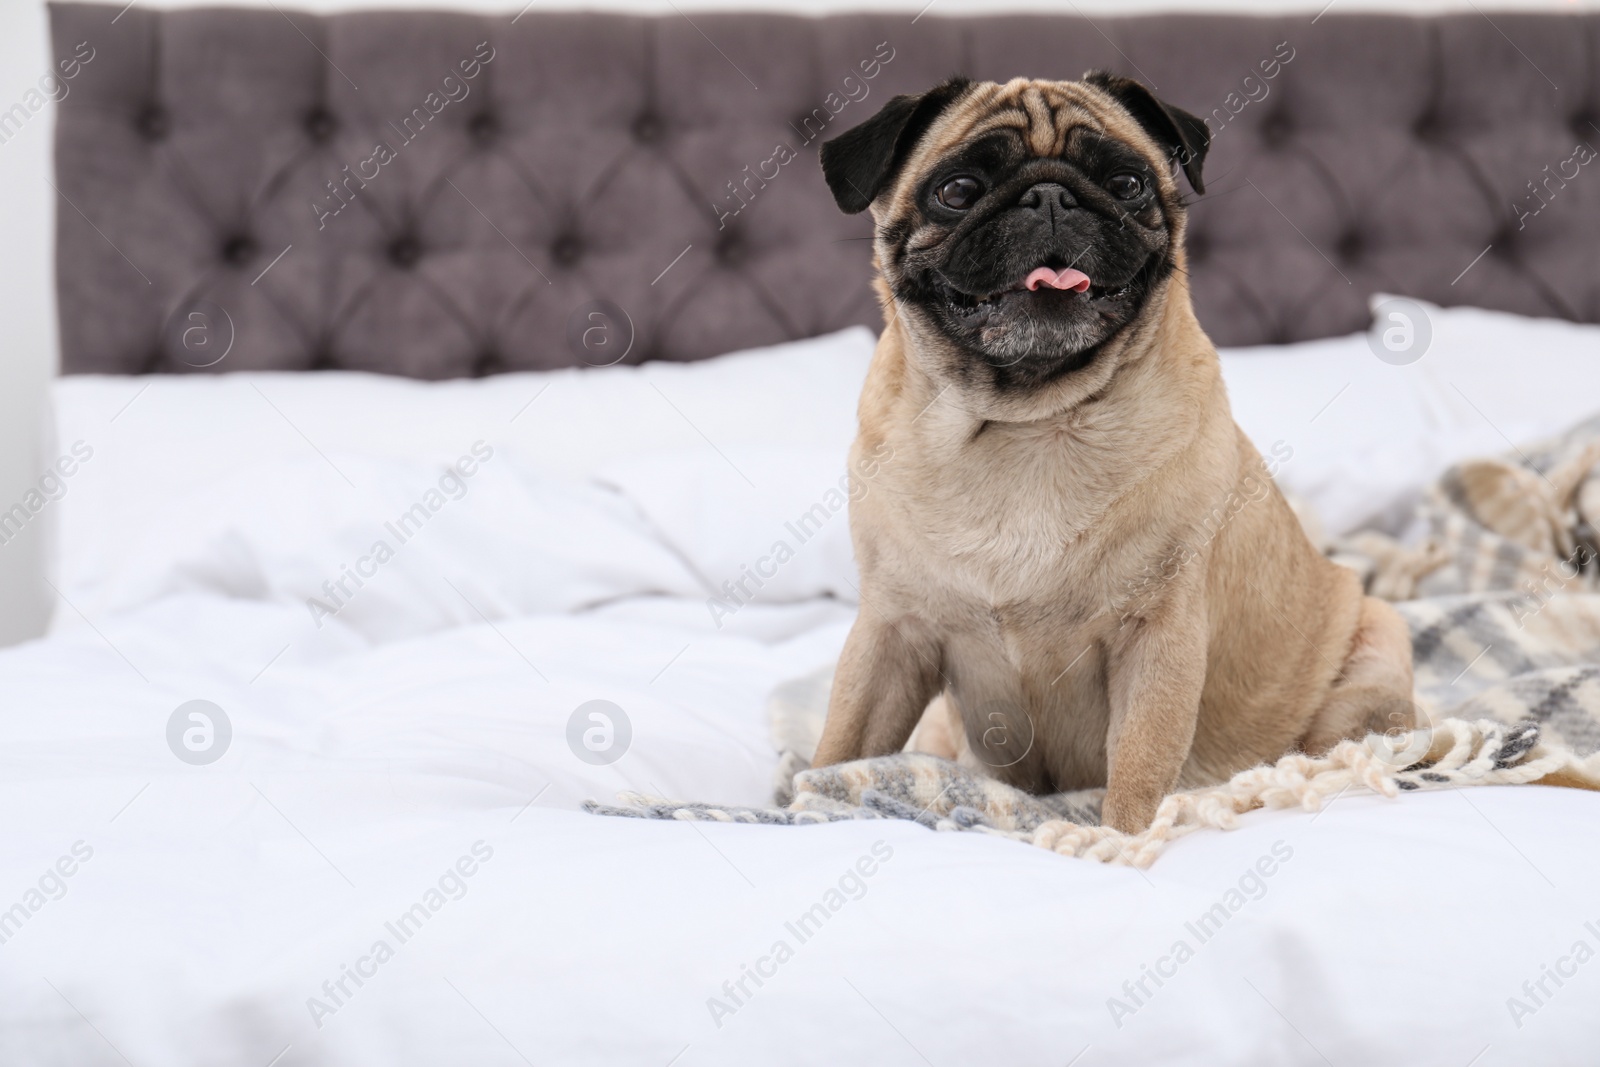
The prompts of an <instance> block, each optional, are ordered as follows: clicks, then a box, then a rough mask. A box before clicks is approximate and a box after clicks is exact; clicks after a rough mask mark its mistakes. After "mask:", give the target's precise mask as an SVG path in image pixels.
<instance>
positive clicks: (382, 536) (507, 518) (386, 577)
mask: <svg viewBox="0 0 1600 1067" xmlns="http://www.w3.org/2000/svg"><path fill="white" fill-rule="evenodd" d="M329 458H330V459H331V460H332V461H333V462H335V463H337V464H338V468H339V471H340V472H342V473H343V476H345V477H348V478H349V479H350V480H349V482H345V481H344V480H343V477H341V476H339V474H336V473H335V472H333V471H332V470H331V469H330V468H329V467H328V466H327V465H325V464H324V462H323V461H322V460H320V459H317V458H315V457H313V458H309V459H307V458H302V457H294V458H291V459H269V460H260V461H256V462H252V463H247V464H244V465H242V466H240V467H239V468H237V469H235V470H234V471H232V472H230V473H228V474H227V475H224V476H223V477H222V478H220V479H217V480H215V481H213V482H210V483H207V484H203V485H199V486H195V487H194V488H192V489H191V490H190V491H188V492H186V493H182V494H179V495H178V496H176V497H174V498H173V499H171V500H169V501H168V502H167V506H166V507H165V508H163V509H162V510H161V511H160V512H159V513H157V514H156V515H154V516H152V518H151V520H150V521H149V523H148V524H147V525H145V526H143V527H141V528H139V529H137V530H132V531H129V536H128V542H129V543H128V545H127V548H126V551H125V553H124V554H123V555H122V556H121V557H120V564H121V565H120V567H119V568H118V569H117V570H115V571H112V572H109V573H103V574H99V575H93V576H92V577H93V578H94V580H93V581H92V582H90V581H88V579H89V578H90V577H91V575H90V574H89V573H88V572H87V571H84V572H80V585H79V587H78V588H77V589H76V590H75V603H77V605H78V607H79V608H80V609H82V610H83V611H84V612H85V613H103V612H107V611H114V610H118V609H123V608H130V607H134V606H137V605H141V604H146V603H149V602H151V601H154V600H156V599H159V598H160V597H163V596H167V595H172V594H177V593H185V592H196V591H199V592H208V593H213V594H216V595H222V596H232V597H238V598H245V599H254V600H270V601H278V602H283V603H289V604H293V605H295V606H296V607H297V608H303V609H304V612H305V618H306V624H307V631H308V634H309V633H310V631H312V630H321V629H323V628H324V627H326V626H328V625H330V624H339V625H343V626H348V627H350V628H352V629H354V630H355V631H356V632H357V633H359V634H361V635H362V636H364V637H366V638H368V639H370V640H373V641H391V640H395V639H398V638H403V637H411V636H416V635H419V634H424V633H428V632H431V631H434V630H439V629H444V628H447V627H450V626H456V625H461V624H463V623H477V622H479V621H480V620H481V618H482V617H484V616H487V617H488V618H490V619H500V618H506V617H510V616H517V615H533V614H547V613H566V612H572V611H578V610H581V609H583V608H588V607H592V606H594V605H596V604H599V603H603V602H605V601H609V600H614V599H618V598H621V597H627V596H637V595H641V594H650V593H663V594H670V595H679V596H694V595H697V594H698V593H699V592H700V590H701V586H700V583H699V582H698V581H697V580H696V579H695V578H694V576H693V575H691V574H690V573H689V572H688V571H687V570H686V569H685V568H684V566H683V563H682V562H681V561H680V560H679V559H678V557H677V556H676V555H674V554H673V553H672V552H671V551H670V550H669V549H668V548H667V547H666V546H665V545H663V544H661V543H660V541H659V540H657V539H656V538H655V537H653V536H652V535H651V534H650V532H649V531H648V529H647V528H646V527H645V526H644V525H643V524H642V523H641V522H640V521H639V519H638V516H637V514H636V512H635V511H634V510H633V509H632V508H631V507H630V506H629V505H628V504H627V502H626V501H624V500H622V499H621V498H620V497H618V496H617V495H616V494H615V493H611V492H607V491H606V490H604V489H601V488H599V487H598V486H589V485H582V484H579V483H573V482H568V481H564V480H558V479H553V478H550V477H549V476H547V475H541V474H537V473H534V472H527V471H519V470H517V469H516V468H514V467H512V466H510V465H509V464H508V463H507V461H506V460H505V459H504V458H502V457H501V456H499V454H498V453H497V452H496V451H495V449H494V447H493V446H492V445H490V444H488V443H487V442H485V441H481V440H480V441H476V442H474V443H473V444H472V445H471V446H470V447H469V448H468V449H467V450H466V451H464V452H463V453H462V454H461V456H459V457H457V460H456V462H455V463H454V464H451V465H449V466H446V465H442V464H441V465H433V464H428V463H421V462H408V461H402V460H394V459H371V458H368V457H363V456H355V455H345V454H342V453H333V454H330V457H329ZM480 612H481V613H482V614H481V615H480V614H479V613H480Z"/></svg>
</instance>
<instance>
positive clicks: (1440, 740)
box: [980, 719, 1600, 867]
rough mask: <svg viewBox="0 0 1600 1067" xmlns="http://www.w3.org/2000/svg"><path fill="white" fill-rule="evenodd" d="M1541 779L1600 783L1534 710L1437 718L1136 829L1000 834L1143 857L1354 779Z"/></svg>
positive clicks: (1062, 848) (1164, 810)
mask: <svg viewBox="0 0 1600 1067" xmlns="http://www.w3.org/2000/svg"><path fill="white" fill-rule="evenodd" d="M1413 744H1415V745H1416V747H1417V751H1420V750H1421V746H1422V745H1423V744H1426V745H1427V754H1426V756H1424V757H1423V758H1422V759H1421V760H1418V761H1416V762H1414V763H1412V762H1409V761H1408V765H1406V766H1403V767H1402V766H1397V765H1396V761H1395V759H1394V756H1393V753H1394V751H1395V750H1396V747H1398V748H1399V750H1400V751H1407V750H1408V749H1410V748H1411V747H1412V745H1413ZM1542 781H1548V782H1549V783H1550V784H1552V785H1565V786H1578V787H1580V788H1587V789H1600V776H1597V774H1596V773H1595V772H1594V771H1593V770H1591V769H1590V768H1589V767H1588V765H1587V764H1586V762H1585V761H1584V760H1582V759H1580V758H1579V757H1577V756H1576V755H1574V754H1573V753H1572V752H1570V751H1568V750H1566V749H1562V748H1554V747H1551V746H1546V745H1544V744H1542V743H1540V742H1539V729H1538V724H1537V723H1535V722H1533V721H1531V720H1530V721H1525V722H1520V723H1517V724H1516V725H1514V726H1507V725H1506V724H1504V723H1500V722H1495V721H1494V720H1492V719H1479V720H1477V721H1476V722H1468V721H1466V720H1463V719H1442V720H1440V721H1439V722H1438V723H1437V724H1436V725H1434V726H1432V727H1430V728H1429V729H1428V730H1425V731H1421V732H1419V733H1418V734H1401V735H1398V736H1389V735H1372V736H1369V737H1367V738H1366V739H1364V740H1361V741H1341V742H1340V743H1339V744H1337V745H1335V746H1334V747H1333V748H1332V749H1331V750H1329V752H1328V753H1327V754H1326V755H1322V756H1307V755H1303V754H1300V753H1292V754H1290V755H1287V756H1284V757H1283V758H1282V759H1280V760H1278V761H1277V762H1276V763H1273V764H1270V765H1266V766H1261V767H1254V768H1251V769H1250V770H1247V771H1242V772H1240V773H1239V774H1236V775H1234V776H1233V778H1232V779H1230V780H1229V781H1227V782H1225V783H1223V784H1222V785H1219V786H1214V787H1211V788H1209V789H1200V790H1193V791H1190V792H1185V793H1174V794H1173V795H1171V796H1169V797H1167V798H1166V799H1165V800H1164V801H1162V802H1161V806H1160V807H1159V808H1158V809H1157V810H1156V816H1155V819H1154V820H1152V822H1151V824H1150V827H1149V829H1147V830H1145V831H1143V832H1142V833H1138V834H1125V833H1122V832H1120V831H1118V830H1113V829H1112V828H1110V827H1108V826H1082V825H1079V824H1077V823H1072V822H1066V821H1064V820H1053V821H1051V822H1047V823H1043V824H1041V825H1040V826H1038V827H1036V828H1035V829H1034V830H1032V831H1031V832H1029V833H1007V834H1006V836H1009V837H1015V838H1017V839H1019V840H1025V841H1028V842H1029V843H1031V844H1034V845H1037V846H1039V847H1040V848H1048V849H1050V850H1051V851H1053V852H1057V853H1059V854H1061V855H1066V856H1078V857H1081V858H1084V859H1094V860H1100V861H1101V862H1104V863H1113V864H1128V865H1131V866H1135V867H1148V866H1149V865H1150V864H1151V863H1152V862H1153V861H1154V860H1155V858H1156V857H1157V856H1158V855H1160V854H1161V852H1162V851H1163V850H1164V849H1165V848H1166V846H1167V845H1168V844H1170V843H1171V842H1173V841H1176V840H1178V839H1179V838H1180V837H1185V836H1187V835H1189V834H1192V833H1194V832H1195V831H1196V830H1202V829H1207V828H1212V829H1218V830H1232V829H1234V828H1235V827H1236V826H1237V825H1238V822H1239V816H1240V815H1242V814H1244V813H1245V812H1247V811H1254V810H1255V809H1257V808H1288V807H1296V806H1298V807H1300V808H1303V809H1304V810H1306V811H1319V810H1321V808H1322V807H1323V804H1324V803H1325V802H1328V800H1329V798H1330V797H1337V796H1339V795H1340V794H1342V793H1344V792H1345V791H1346V790H1347V789H1350V788H1351V787H1352V786H1361V787H1365V788H1367V789H1370V790H1372V791H1373V792H1374V793H1379V794H1382V795H1383V796H1386V797H1394V796H1397V795H1398V794H1399V793H1400V792H1401V791H1408V792H1409V791H1414V790H1425V789H1454V788H1460V787H1462V786H1470V785H1521V784H1525V783H1529V782H1535V783H1536V782H1542ZM980 829H981V828H980ZM991 832H997V831H991ZM999 832H1003V831H999Z"/></svg>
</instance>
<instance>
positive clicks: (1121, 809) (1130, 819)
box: [1100, 790, 1161, 834]
mask: <svg viewBox="0 0 1600 1067" xmlns="http://www.w3.org/2000/svg"><path fill="white" fill-rule="evenodd" d="M1160 806H1161V797H1160V796H1158V795H1151V796H1130V795H1129V794H1127V793H1122V794H1120V795H1119V794H1118V793H1117V792H1116V791H1115V790H1113V791H1110V792H1108V793H1107V794H1106V799H1105V804H1104V805H1103V806H1102V807H1101V809H1100V822H1101V825H1103V826H1109V827H1111V828H1112V829H1113V830H1121V831H1122V832H1123V833H1125V834H1139V833H1143V832H1144V831H1146V830H1148V829H1149V828H1150V823H1151V821H1152V820H1154V819H1155V817H1156V808H1158V807H1160Z"/></svg>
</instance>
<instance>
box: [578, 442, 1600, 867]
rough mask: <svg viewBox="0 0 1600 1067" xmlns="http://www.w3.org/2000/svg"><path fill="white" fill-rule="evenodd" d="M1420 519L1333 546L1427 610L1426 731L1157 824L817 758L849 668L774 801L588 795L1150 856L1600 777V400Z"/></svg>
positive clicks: (1466, 481) (1178, 800) (816, 686)
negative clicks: (1112, 822)
mask: <svg viewBox="0 0 1600 1067" xmlns="http://www.w3.org/2000/svg"><path fill="white" fill-rule="evenodd" d="M1417 517H1418V519H1419V520H1420V521H1419V523H1418V524H1416V525H1417V526H1418V527H1419V528H1420V529H1422V530H1425V531H1426V534H1425V536H1423V537H1421V538H1420V539H1412V540H1411V541H1409V542H1403V541H1401V540H1399V539H1396V538H1394V537H1391V536H1388V535H1386V534H1382V533H1378V532H1371V531H1369V532H1364V533H1361V534H1358V535H1355V536H1353V537H1351V538H1348V539H1345V540H1343V541H1341V542H1339V543H1336V544H1331V545H1327V546H1325V548H1326V551H1327V552H1328V554H1329V555H1330V556H1331V557H1332V558H1333V559H1335V560H1336V561H1338V562H1340V563H1342V564H1344V565H1346V566H1350V567H1352V568H1354V569H1355V570H1356V571H1357V572H1358V573H1360V574H1361V575H1362V579H1363V582H1364V584H1365V586H1366V589H1367V591H1368V592H1369V593H1371V594H1373V595H1375V596H1380V597H1383V598H1385V599H1387V600H1391V601H1394V602H1395V607H1396V609H1397V610H1398V611H1399V612H1400V614H1401V615H1402V616H1403V617H1404V618H1405V620H1406V622H1407V623H1408V624H1409V626H1410V628H1411V637H1412V644H1413V655H1414V660H1415V669H1416V698H1415V700H1416V705H1417V708H1418V711H1419V713H1420V714H1419V717H1418V721H1419V728H1418V729H1417V730H1416V731H1414V732H1410V733H1406V734H1399V735H1376V734H1375V735H1372V736H1370V737H1368V738H1367V739H1365V740H1364V741H1360V742H1356V741H1347V742H1344V743H1342V744H1340V745H1339V746H1337V747H1336V748H1335V749H1334V750H1333V751H1332V752H1330V753H1328V754H1327V755H1326V756H1323V757H1319V758H1313V757H1308V756H1305V755H1303V754H1300V753H1291V754H1289V755H1286V756H1284V757H1283V758H1282V759H1281V760H1279V761H1278V762H1277V763H1276V764H1272V765H1268V766H1265V767H1258V768H1254V769H1252V770H1249V771H1245V772H1243V773H1241V774H1240V775H1237V776H1235V777H1234V779H1233V780H1231V781H1230V782H1227V783H1225V784H1223V785H1222V786H1218V787H1215V788H1212V789H1204V790H1196V791H1192V792H1187V793H1179V794H1175V795H1174V796H1172V797H1169V798H1167V800H1166V801H1164V802H1163V804H1162V805H1161V809H1160V810H1159V811H1158V813H1157V816H1156V820H1155V823H1154V824H1153V825H1152V827H1151V828H1150V829H1149V830H1147V831H1145V832H1144V833H1143V834H1136V835H1124V834H1119V833H1117V832H1116V831H1114V830H1111V829H1109V828H1106V827H1102V826H1100V825H1099V821H1100V819H1099V816H1100V802H1101V799H1102V796H1103V792H1104V791H1103V790H1086V791H1083V792H1080V793H1063V794H1057V795H1053V796H1031V795H1029V794H1027V793H1024V792H1022V791H1020V790H1017V789H1014V788H1012V787H1010V786H1007V785H1004V784H1002V783H1000V782H998V781H995V780H994V779H992V778H989V777H986V776H985V775H983V774H982V773H981V772H980V771H977V770H973V769H969V768H968V767H965V766H961V765H958V764H955V763H951V762H949V761H947V760H943V759H939V758H937V757H934V756H929V755H925V754H921V753H915V752H904V753H899V754H896V755H893V756H883V757H878V758H875V759H866V760H859V761H856V762H854V763H847V764H842V765H839V766H835V767H826V768H821V769H818V770H811V769H809V768H810V760H811V755H812V753H813V752H814V751H815V749H816V743H817V739H818V738H819V737H820V736H821V731H822V722H823V719H824V717H825V715H826V711H827V701H828V688H829V683H830V682H831V675H832V672H831V671H825V672H821V673H819V674H817V675H814V676H812V677H809V678H803V679H799V680H797V681H794V682H790V683H788V684H786V685H784V686H782V687H780V688H779V689H778V691H777V692H775V693H774V694H773V697H772V699H771V702H770V704H769V709H768V711H769V715H770V718H771V721H772V732H773V742H774V745H775V746H776V748H777V750H778V752H779V766H778V771H777V782H776V787H775V804H774V806H773V807H769V808H755V807H730V806H726V805H714V804H699V803H683V802H678V801H672V800H666V799H663V798H658V797H649V796H644V795H641V794H632V793H625V794H622V796H621V797H620V798H619V799H620V800H621V801H622V804H621V805H620V806H609V805H603V804H598V803H595V802H593V801H591V802H589V803H588V804H587V805H586V807H587V809H588V810H589V811H592V812H596V813H600V814H606V815H623V816H633V817H642V818H656V819H669V818H670V819H690V820H721V821H737V822H756V823H771V824H785V825H792V824H801V823H814V822H831V821H836V820H841V819H878V818H894V819H908V820H912V821H915V822H918V823H920V824H922V825H924V826H928V827H930V828H933V829H939V830H971V831H979V832H985V833H993V834H1001V835H1004V836H1007V837H1012V838H1015V839H1018V840H1022V841H1027V842H1029V843H1032V844H1035V845H1040V846H1042V847H1046V848H1051V849H1053V850H1055V851H1057V852H1063V853H1068V854H1072V855H1080V856H1085V857H1088V858H1094V859H1101V860H1104V861H1107V862H1112V863H1135V864H1139V865H1143V864H1147V863H1149V862H1150V861H1152V860H1153V859H1154V858H1155V856H1156V855H1157V854H1159V852H1160V851H1161V849H1162V848H1163V847H1164V846H1165V845H1166V844H1167V843H1168V842H1170V841H1171V840H1173V839H1175V838H1176V837H1178V836H1182V835H1183V834H1185V833H1188V832H1191V831H1193V830H1197V829H1201V828H1203V827H1208V826H1209V827H1223V828H1226V827H1228V826H1231V825H1233V823H1234V821H1235V820H1236V818H1237V816H1238V815H1239V814H1240V813H1242V812H1245V811H1249V810H1251V809H1253V808H1257V807H1263V806H1269V807H1281V806H1286V805H1290V804H1298V805H1301V806H1304V807H1306V808H1308V809H1315V808H1316V807H1317V806H1318V805H1320V804H1321V803H1322V802H1323V801H1324V800H1325V799H1326V798H1327V797H1329V796H1332V795H1335V794H1336V792H1342V791H1343V790H1345V789H1347V788H1350V787H1351V786H1352V785H1360V786H1365V787H1367V788H1371V789H1374V790H1377V791H1379V792H1382V793H1385V794H1388V795H1391V796H1392V795H1397V794H1398V793H1399V792H1401V791H1406V790H1419V789H1438V788H1447V787H1455V786H1461V785H1473V784H1488V783H1495V782H1542V783H1546V784H1557V785H1568V786H1577V787H1582V788H1600V564H1597V550H1600V540H1597V531H1600V416H1597V417H1596V418H1594V419H1591V420H1588V421H1587V422H1584V423H1582V424H1580V425H1579V426H1577V427H1575V428H1573V429H1572V430H1570V431H1568V432H1567V433H1566V434H1563V435H1561V436H1560V437H1558V438H1555V439H1552V440H1550V441H1547V442H1544V443H1543V444H1541V445H1539V446H1537V447H1534V448H1531V449H1528V450H1527V451H1526V452H1523V451H1517V452H1515V454H1514V455H1510V456H1507V457H1503V458H1498V459H1483V460H1474V461H1471V462H1467V463H1463V464H1461V465H1459V466H1457V467H1454V468H1452V469H1451V470H1449V471H1448V472H1446V474H1445V475H1444V476H1443V477H1442V478H1441V479H1440V480H1439V482H1438V483H1437V484H1436V485H1435V486H1434V487H1433V488H1432V489H1431V490H1430V491H1429V492H1428V493H1427V494H1426V495H1425V496H1424V498H1423V499H1422V500H1421V502H1420V503H1419V504H1418V507H1417Z"/></svg>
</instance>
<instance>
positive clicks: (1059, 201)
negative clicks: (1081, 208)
mask: <svg viewBox="0 0 1600 1067" xmlns="http://www.w3.org/2000/svg"><path fill="white" fill-rule="evenodd" d="M1017 206H1018V207H1021V208H1026V209H1027V210H1029V211H1037V212H1038V213H1039V214H1041V215H1043V216H1044V217H1045V218H1047V219H1049V220H1050V225H1051V226H1052V227H1054V226H1055V224H1056V222H1057V221H1059V216H1061V215H1063V214H1065V213H1066V212H1068V211H1071V210H1072V209H1073V208H1075V207H1077V206H1078V201H1077V200H1075V199H1074V198H1073V196H1072V194H1071V193H1069V192H1067V187H1066V186H1064V185H1062V184H1061V183H1060V182H1040V183H1039V184H1038V185H1035V186H1032V187H1031V188H1029V189H1028V191H1027V192H1025V193H1023V194H1022V198H1021V199H1019V200H1018V201H1017Z"/></svg>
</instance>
